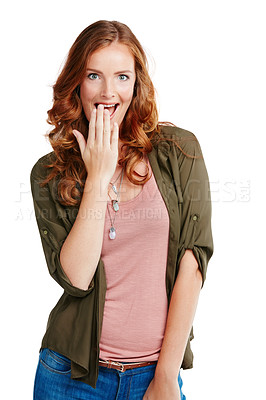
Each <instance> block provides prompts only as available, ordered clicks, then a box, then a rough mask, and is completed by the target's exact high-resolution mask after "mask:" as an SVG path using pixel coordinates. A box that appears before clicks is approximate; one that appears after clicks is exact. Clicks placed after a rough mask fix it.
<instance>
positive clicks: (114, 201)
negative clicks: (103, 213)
mask: <svg viewBox="0 0 266 400" xmlns="http://www.w3.org/2000/svg"><path fill="white" fill-rule="evenodd" d="M112 206H113V209H114V210H115V212H116V211H118V210H119V205H118V201H117V200H112Z"/></svg>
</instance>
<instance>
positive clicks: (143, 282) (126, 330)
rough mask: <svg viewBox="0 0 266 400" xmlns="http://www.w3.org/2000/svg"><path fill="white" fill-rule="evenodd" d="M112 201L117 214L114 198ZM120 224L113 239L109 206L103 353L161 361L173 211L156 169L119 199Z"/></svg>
mask: <svg viewBox="0 0 266 400" xmlns="http://www.w3.org/2000/svg"><path fill="white" fill-rule="evenodd" d="M149 169H150V170H151V167H150V165H149ZM117 186H119V185H117ZM108 207H109V210H110V214H111V217H112V219H113V218H114V214H115V212H114V210H113V209H112V206H111V202H108ZM114 226H115V229H116V234H117V235H116V238H115V239H114V240H111V239H110V238H109V236H108V234H109V229H110V227H111V223H110V217H109V213H108V211H106V218H105V228H104V239H103V247H102V254H101V257H102V260H103V262H104V266H105V273H106V280H107V292H106V299H105V307H104V316H103V326H102V333H101V340H100V358H101V359H102V360H108V359H109V360H114V361H128V362H129V361H132V362H135V361H155V360H157V359H158V357H159V352H160V349H161V346H162V340H163V336H164V330H165V323H166V317H167V306H168V302H167V295H166V287H165V273H166V261H167V252H168V233H169V217H168V212H167V209H166V206H165V204H164V201H163V199H162V197H161V194H160V192H159V189H158V187H157V184H156V181H155V178H154V176H153V174H152V177H151V179H150V180H149V181H148V182H147V183H146V184H145V185H144V186H143V189H142V191H141V192H140V193H139V194H138V195H137V196H136V197H135V198H134V199H132V200H129V201H125V202H120V203H119V211H118V212H117V213H116V217H115V222H114Z"/></svg>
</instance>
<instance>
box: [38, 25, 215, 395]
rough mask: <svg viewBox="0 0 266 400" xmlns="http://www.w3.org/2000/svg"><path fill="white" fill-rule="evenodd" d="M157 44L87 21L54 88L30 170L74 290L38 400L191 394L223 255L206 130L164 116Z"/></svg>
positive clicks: (57, 268)
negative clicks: (189, 374)
mask: <svg viewBox="0 0 266 400" xmlns="http://www.w3.org/2000/svg"><path fill="white" fill-rule="evenodd" d="M146 64H147V63H146V57H145V53H144V51H143V49H142V47H141V45H140V43H139V42H138V40H137V39H136V37H135V36H134V35H133V33H132V32H131V31H130V29H129V28H128V27H127V26H126V25H124V24H121V23H118V22H114V21H113V22H109V21H98V22H96V23H94V24H92V25H90V26H89V27H88V28H86V29H85V30H84V31H83V32H82V33H81V34H80V35H79V36H78V38H77V39H76V41H75V42H74V44H73V46H72V47H71V49H70V51H69V55H68V58H67V61H66V63H65V65H64V67H63V70H62V72H61V74H60V76H59V77H58V79H57V82H56V84H55V85H54V103H53V107H52V109H51V110H49V111H48V116H49V118H48V121H49V123H50V124H52V125H53V126H54V129H53V130H52V131H51V133H50V134H49V139H50V142H51V144H52V147H53V152H52V153H50V154H48V155H46V156H44V157H42V158H41V159H40V160H39V161H38V162H37V163H36V164H35V166H34V167H33V169H32V172H31V185H32V193H33V200H34V207H35V213H36V218H37V223H38V227H39V231H40V235H41V240H42V245H43V249H44V253H45V257H46V261H47V265H48V269H49V272H50V274H51V275H52V277H53V278H54V279H55V280H56V281H57V282H58V283H59V284H60V285H61V286H62V287H63V289H64V293H63V295H62V297H61V298H60V299H59V301H58V303H57V304H56V306H55V307H54V309H53V310H52V312H51V314H50V317H49V320H48V325H47V330H46V333H45V335H44V338H43V341H42V345H41V350H40V358H39V364H38V368H37V372H36V377H35V385H34V398H35V399H38V400H40V399H42V400H43V399H49V400H53V399H64V400H68V399H110V400H112V399H121V400H122V399H123V400H125V399H131V400H132V399H144V400H162V399H167V400H176V399H185V398H186V397H185V396H184V394H183V393H182V390H181V386H182V380H181V377H180V372H179V371H180V369H181V368H183V369H186V368H192V360H193V355H192V352H191V349H190V340H191V339H192V338H193V332H192V322H193V317H194V314H195V311H196V305H197V301H198V296H199V292H200V289H201V287H202V285H203V282H204V280H205V275H206V268H207V263H208V261H209V259H210V257H211V255H212V251H213V244H212V234H211V206H210V200H209V184H208V176H207V172H206V168H205V164H204V160H203V158H202V155H201V151H200V146H199V143H198V141H197V139H196V137H195V136H194V135H193V134H192V133H190V132H188V131H185V130H182V129H180V128H176V127H174V126H169V124H168V125H165V124H164V125H163V124H158V115H157V109H156V104H155V94H154V88H153V85H152V82H151V80H150V77H149V75H148V72H147V66H146Z"/></svg>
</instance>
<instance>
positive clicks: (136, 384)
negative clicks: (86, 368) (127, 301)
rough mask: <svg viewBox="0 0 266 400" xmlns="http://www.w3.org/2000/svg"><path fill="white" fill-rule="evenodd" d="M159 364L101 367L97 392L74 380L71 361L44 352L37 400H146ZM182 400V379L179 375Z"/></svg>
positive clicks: (183, 397)
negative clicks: (137, 366) (121, 368)
mask: <svg viewBox="0 0 266 400" xmlns="http://www.w3.org/2000/svg"><path fill="white" fill-rule="evenodd" d="M155 368H156V364H153V365H149V366H147V367H140V368H135V369H133V370H127V371H125V372H120V371H116V370H114V369H109V368H106V367H99V376H98V380H97V384H96V389H93V388H92V387H91V386H90V385H88V384H86V383H84V382H81V381H77V380H74V379H71V378H70V375H71V361H70V360H69V359H68V358H66V357H64V356H62V355H61V354H59V353H57V352H55V351H52V350H49V349H42V350H41V352H40V357H39V363H38V367H37V371H36V376H35V382H34V400H142V399H143V396H144V394H145V392H146V390H147V388H148V386H149V384H150V382H151V380H152V379H153V376H154V372H155ZM178 384H179V387H180V393H181V400H186V396H184V395H183V393H182V391H181V387H182V384H183V382H182V379H181V377H180V374H179V375H178Z"/></svg>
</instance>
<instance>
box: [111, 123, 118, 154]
mask: <svg viewBox="0 0 266 400" xmlns="http://www.w3.org/2000/svg"><path fill="white" fill-rule="evenodd" d="M118 138H119V126H118V123H117V122H115V123H114V128H113V131H112V135H111V150H112V151H116V150H117V151H118Z"/></svg>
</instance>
